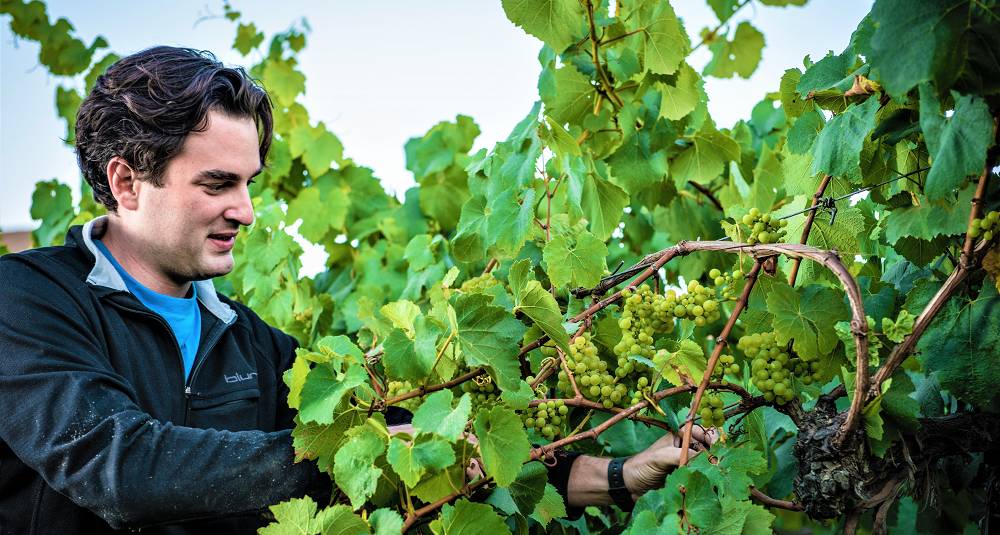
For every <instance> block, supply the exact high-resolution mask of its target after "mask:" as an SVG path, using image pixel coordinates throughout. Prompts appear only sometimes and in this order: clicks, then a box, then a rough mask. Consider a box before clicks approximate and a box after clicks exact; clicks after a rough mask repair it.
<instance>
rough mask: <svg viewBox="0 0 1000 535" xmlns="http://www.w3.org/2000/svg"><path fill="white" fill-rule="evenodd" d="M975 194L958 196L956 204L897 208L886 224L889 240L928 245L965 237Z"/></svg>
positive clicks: (972, 189) (946, 202)
mask: <svg viewBox="0 0 1000 535" xmlns="http://www.w3.org/2000/svg"><path fill="white" fill-rule="evenodd" d="M973 193H975V186H972V185H970V187H968V188H965V189H964V190H963V191H962V192H961V193H959V194H958V198H957V200H952V199H946V200H941V201H928V202H924V203H921V204H919V205H914V206H903V207H899V208H896V209H895V210H893V211H892V212H891V213H890V214H889V216H888V217H886V218H885V222H884V223H883V225H885V237H886V239H887V240H889V243H893V244H895V243H896V242H898V241H899V240H900V239H902V238H906V237H910V238H916V239H919V240H928V241H929V240H933V239H934V238H937V237H938V236H952V235H955V234H964V233H965V230H966V227H967V226H968V223H969V222H968V220H967V219H965V218H966V217H967V214H968V213H969V203H970V202H971V201H972V195H973ZM837 217H838V218H839V217H840V215H839V214H838V216H837Z"/></svg>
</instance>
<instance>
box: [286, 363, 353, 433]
mask: <svg viewBox="0 0 1000 535" xmlns="http://www.w3.org/2000/svg"><path fill="white" fill-rule="evenodd" d="M367 377H368V376H367V375H366V374H365V371H364V369H362V368H361V366H359V365H355V364H352V365H350V366H348V368H347V371H345V372H343V373H339V372H338V371H337V370H336V369H335V367H334V365H333V364H332V363H321V364H318V365H316V367H315V368H313V369H312V370H310V371H309V375H307V376H306V382H305V384H304V385H303V386H302V395H301V403H300V404H299V418H301V419H302V421H303V422H306V423H309V422H316V423H320V424H330V423H333V414H334V409H335V408H336V407H337V405H339V404H340V400H341V399H343V398H344V395H346V394H347V393H348V392H350V391H351V390H352V389H354V387H356V386H358V385H360V384H361V383H364V382H365V379H367Z"/></svg>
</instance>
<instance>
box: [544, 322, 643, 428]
mask: <svg viewBox="0 0 1000 535" xmlns="http://www.w3.org/2000/svg"><path fill="white" fill-rule="evenodd" d="M627 364H628V365H629V366H632V365H634V363H632V362H627ZM566 365H567V367H569V369H570V371H572V372H573V377H574V379H575V380H576V386H577V387H578V388H579V389H580V393H581V394H582V395H583V397H585V398H587V399H589V400H591V401H595V402H598V403H600V404H601V405H603V406H604V408H607V409H610V408H611V407H614V406H615V405H617V404H620V403H621V400H622V399H623V398H624V397H625V394H626V393H627V391H628V389H627V387H626V386H625V385H624V384H623V383H621V382H619V381H617V380H616V376H615V374H614V373H612V371H611V370H610V366H609V365H608V362H607V361H605V360H604V359H602V358H601V357H600V356H599V355H598V349H597V346H596V345H594V342H593V340H592V339H591V334H590V332H584V333H583V334H581V335H580V336H577V337H576V338H574V339H573V342H572V343H571V344H570V346H569V354H568V355H566ZM619 369H621V366H619ZM624 375H625V374H623V375H622V376H624ZM619 377H621V376H619ZM557 387H558V388H559V390H560V392H562V393H564V394H566V395H572V394H573V386H572V385H571V384H570V382H569V375H568V374H567V373H566V371H565V370H561V371H560V372H559V375H558V383H557Z"/></svg>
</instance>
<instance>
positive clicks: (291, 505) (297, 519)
mask: <svg viewBox="0 0 1000 535" xmlns="http://www.w3.org/2000/svg"><path fill="white" fill-rule="evenodd" d="M271 514H273V515H274V520H275V522H272V523H271V524H269V525H268V526H266V527H263V528H261V530H260V533H261V535H283V534H285V533H302V534H315V533H316V532H317V531H318V530H317V529H316V502H314V501H313V499H312V498H310V497H309V496H305V497H302V498H295V499H292V500H289V501H287V502H282V503H279V504H277V505H272V506H271Z"/></svg>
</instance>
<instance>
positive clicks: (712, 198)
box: [688, 180, 726, 212]
mask: <svg viewBox="0 0 1000 535" xmlns="http://www.w3.org/2000/svg"><path fill="white" fill-rule="evenodd" d="M688 184H690V185H691V187H692V188H694V189H696V190H698V192H700V193H701V194H702V195H704V196H705V197H706V198H707V199H708V200H709V201H711V203H712V205H713V206H715V207H716V208H718V209H719V211H720V212H725V211H726V209H725V208H723V207H722V203H721V202H719V199H717V198H716V197H715V195H714V194H713V193H712V190H710V189H708V188H707V187H705V186H703V185H701V184H699V183H697V182H695V181H694V180H688Z"/></svg>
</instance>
